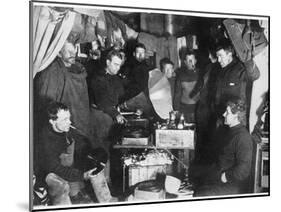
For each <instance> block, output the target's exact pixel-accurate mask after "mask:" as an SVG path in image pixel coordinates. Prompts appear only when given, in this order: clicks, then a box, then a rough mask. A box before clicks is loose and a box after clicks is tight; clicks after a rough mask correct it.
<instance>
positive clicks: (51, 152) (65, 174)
mask: <svg viewBox="0 0 281 212" xmlns="http://www.w3.org/2000/svg"><path fill="white" fill-rule="evenodd" d="M73 142H74V154H73V155H72V156H70V157H71V158H68V159H67V160H68V164H64V163H65V162H63V159H62V154H65V153H69V148H70V146H71V145H73ZM86 145H87V143H86V140H84V139H83V137H82V136H79V135H77V134H75V133H74V132H73V131H70V132H68V133H58V132H55V131H54V130H53V129H52V127H51V126H50V125H49V126H48V127H45V128H44V129H43V131H42V133H41V134H40V140H39V146H38V149H37V151H36V152H37V154H36V158H35V159H36V160H35V163H38V165H39V167H40V177H41V179H45V177H46V175H47V174H49V173H51V172H52V173H55V174H57V175H58V176H60V177H62V178H63V179H64V180H67V181H70V182H78V181H82V180H83V170H82V167H80V168H77V167H78V166H77V162H78V161H79V158H81V157H82V155H83V152H82V151H83V149H86V148H85V146H86ZM69 160H73V162H69Z"/></svg>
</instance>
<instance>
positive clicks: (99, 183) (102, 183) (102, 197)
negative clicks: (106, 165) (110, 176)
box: [90, 169, 112, 202]
mask: <svg viewBox="0 0 281 212" xmlns="http://www.w3.org/2000/svg"><path fill="white" fill-rule="evenodd" d="M90 181H91V184H92V187H93V189H94V191H95V194H96V197H97V199H98V201H99V202H110V200H111V199H112V196H111V194H110V191H109V188H108V185H107V181H106V178H105V175H104V169H102V170H101V171H100V172H99V173H97V174H96V175H91V177H90Z"/></svg>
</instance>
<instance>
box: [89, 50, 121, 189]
mask: <svg viewBox="0 0 281 212" xmlns="http://www.w3.org/2000/svg"><path fill="white" fill-rule="evenodd" d="M121 64H122V55H121V53H120V52H119V51H117V50H111V51H110V52H109V53H108V54H107V56H106V66H105V67H104V68H103V69H102V71H101V72H100V73H101V74H100V75H99V76H97V77H96V78H93V79H92V82H91V85H92V86H91V88H92V89H93V90H92V93H93V95H94V99H95V104H96V106H97V109H95V110H94V113H93V116H94V117H93V118H92V120H93V124H94V125H93V127H94V129H95V130H94V131H95V132H96V138H97V139H98V140H99V141H100V142H101V144H102V145H103V146H104V148H105V149H106V150H107V153H108V154H109V155H110V174H109V173H107V177H108V175H110V176H111V177H110V181H111V183H112V185H113V187H114V188H115V187H119V186H121V183H120V182H122V172H120V171H121V170H120V167H121V162H120V161H121V156H120V152H119V151H114V149H113V148H112V146H113V144H114V143H116V142H117V141H118V140H119V139H120V136H121V133H120V131H121V129H120V128H121V125H120V124H124V123H125V122H126V119H125V117H124V116H122V115H121V114H120V112H119V111H118V105H119V104H120V103H121V102H120V99H121V97H122V96H123V95H124V88H123V84H122V82H121V79H120V78H119V76H117V74H118V71H119V69H120V66H121ZM108 180H109V179H108ZM116 190H118V189H116Z"/></svg>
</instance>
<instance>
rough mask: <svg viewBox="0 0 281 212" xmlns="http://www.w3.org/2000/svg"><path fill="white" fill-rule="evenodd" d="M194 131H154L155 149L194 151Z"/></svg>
mask: <svg viewBox="0 0 281 212" xmlns="http://www.w3.org/2000/svg"><path fill="white" fill-rule="evenodd" d="M194 134H195V131H194V130H160V129H157V130H156V131H155V144H156V147H157V148H188V149H194V146H195V145H194Z"/></svg>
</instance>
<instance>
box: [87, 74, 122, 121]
mask: <svg viewBox="0 0 281 212" xmlns="http://www.w3.org/2000/svg"><path fill="white" fill-rule="evenodd" d="M91 88H92V89H93V90H92V94H93V96H94V102H95V104H96V105H97V107H98V108H99V109H100V110H102V111H103V112H105V113H107V114H108V115H110V116H111V117H112V118H113V119H114V118H115V117H116V116H117V115H118V114H119V112H118V111H117V106H118V104H119V103H120V99H121V97H122V96H123V95H124V88H123V85H122V82H121V80H120V78H119V77H118V76H117V75H110V74H106V73H105V70H104V71H103V73H102V74H100V75H98V76H97V77H96V78H93V79H92V81H91Z"/></svg>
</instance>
